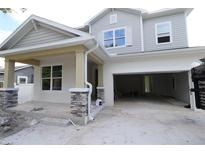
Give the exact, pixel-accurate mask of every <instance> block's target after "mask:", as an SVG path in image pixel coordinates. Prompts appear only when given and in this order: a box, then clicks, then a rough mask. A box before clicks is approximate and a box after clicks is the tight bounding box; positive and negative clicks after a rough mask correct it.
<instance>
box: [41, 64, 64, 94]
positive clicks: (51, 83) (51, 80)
mask: <svg viewBox="0 0 205 154" xmlns="http://www.w3.org/2000/svg"><path fill="white" fill-rule="evenodd" d="M53 66H62V77H54V78H53V77H52V74H53V69H52V68H53ZM43 67H51V75H50V77H49V78H42V70H43ZM40 73H41V74H40V77H41V90H42V91H55V92H60V91H62V90H63V64H52V65H41V72H40ZM57 78H61V80H62V81H61V90H53V87H52V86H53V79H57ZM43 79H50V90H43V88H42V86H43V85H42V84H43V82H42V80H43Z"/></svg>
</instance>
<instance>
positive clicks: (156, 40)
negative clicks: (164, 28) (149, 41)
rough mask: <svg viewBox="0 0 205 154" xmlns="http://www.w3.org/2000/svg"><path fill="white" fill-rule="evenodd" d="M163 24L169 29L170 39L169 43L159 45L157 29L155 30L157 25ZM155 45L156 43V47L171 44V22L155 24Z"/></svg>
mask: <svg viewBox="0 0 205 154" xmlns="http://www.w3.org/2000/svg"><path fill="white" fill-rule="evenodd" d="M164 24H168V25H169V29H170V31H169V37H170V41H169V42H163V43H159V42H158V38H159V37H158V31H157V30H158V29H157V27H158V26H159V25H164ZM155 43H156V45H163V44H164V45H165V44H171V43H172V22H171V21H166V22H160V23H156V24H155Z"/></svg>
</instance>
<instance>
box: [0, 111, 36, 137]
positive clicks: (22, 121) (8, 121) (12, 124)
mask: <svg viewBox="0 0 205 154" xmlns="http://www.w3.org/2000/svg"><path fill="white" fill-rule="evenodd" d="M36 123H37V121H36V120H34V119H32V118H30V117H25V116H23V115H21V114H19V113H16V112H9V111H6V110H2V109H0V138H2V137H6V136H8V135H11V134H13V133H15V132H18V131H20V130H22V129H23V128H25V127H29V126H31V125H34V124H36Z"/></svg>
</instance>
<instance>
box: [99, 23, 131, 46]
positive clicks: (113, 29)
mask: <svg viewBox="0 0 205 154" xmlns="http://www.w3.org/2000/svg"><path fill="white" fill-rule="evenodd" d="M119 29H124V30H125V45H122V46H115V31H116V30H119ZM109 31H112V32H113V47H108V48H106V47H105V40H104V35H105V33H106V32H109ZM102 33H103V42H102V44H103V47H104V48H105V49H116V48H124V47H126V39H127V36H126V33H127V27H117V28H112V29H106V30H103V31H102Z"/></svg>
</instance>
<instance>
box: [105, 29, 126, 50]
mask: <svg viewBox="0 0 205 154" xmlns="http://www.w3.org/2000/svg"><path fill="white" fill-rule="evenodd" d="M117 30H124V35H123V36H119V37H116V34H115V32H116V31H117ZM111 31H112V34H113V35H112V38H108V39H105V33H107V32H111ZM125 33H126V29H125V28H117V29H112V30H108V31H105V32H104V38H103V40H104V47H105V48H118V47H124V46H125V44H124V45H119V46H116V40H117V39H123V38H124V39H126V35H125ZM111 40H112V41H113V46H112V47H106V46H105V41H111Z"/></svg>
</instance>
